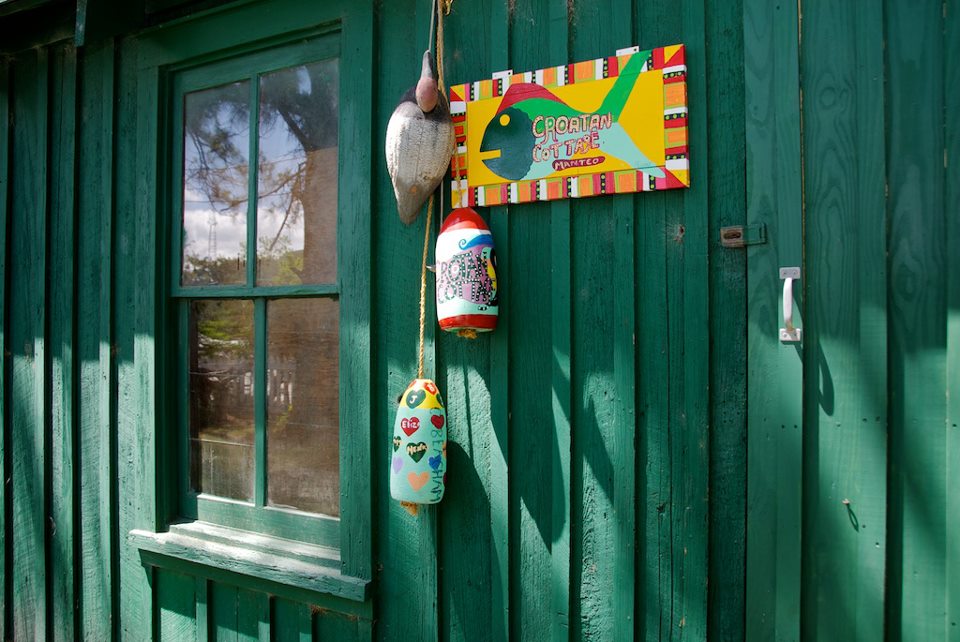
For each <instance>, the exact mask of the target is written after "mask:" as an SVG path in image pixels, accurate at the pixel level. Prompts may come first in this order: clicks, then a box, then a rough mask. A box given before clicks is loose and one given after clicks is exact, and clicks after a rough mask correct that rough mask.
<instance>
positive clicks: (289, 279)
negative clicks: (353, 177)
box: [257, 60, 339, 285]
mask: <svg viewBox="0 0 960 642" xmlns="http://www.w3.org/2000/svg"><path fill="white" fill-rule="evenodd" d="M338 91H339V72H338V67H337V61H336V60H325V61H323V62H317V63H313V64H309V65H302V66H299V67H291V68H289V69H283V70H281V71H277V72H274V73H270V74H265V75H263V76H262V77H261V78H260V125H259V136H260V140H259V146H260V156H259V159H258V161H257V168H258V169H257V171H258V178H257V182H258V183H257V190H258V191H257V194H258V196H257V199H258V200H257V283H259V284H261V285H297V284H301V283H303V284H317V283H333V282H335V280H336V275H337V243H336V241H337V121H338V112H339V109H338Z"/></svg>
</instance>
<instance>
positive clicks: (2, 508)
mask: <svg viewBox="0 0 960 642" xmlns="http://www.w3.org/2000/svg"><path fill="white" fill-rule="evenodd" d="M12 94H13V89H12V85H11V81H10V70H9V64H8V62H7V61H6V60H0V392H2V394H0V472H2V474H3V480H4V481H3V483H0V537H2V539H3V543H4V546H3V551H4V552H3V555H0V639H4V640H6V639H7V638H8V637H10V636H11V635H12V632H11V629H10V628H9V626H8V621H9V620H10V615H11V610H12V609H11V608H10V607H11V606H12V604H13V600H12V596H11V595H10V581H9V578H10V577H12V573H10V570H11V560H10V557H11V546H10V543H11V540H10V539H9V537H10V533H9V531H8V530H7V526H8V524H9V523H10V522H9V517H8V506H9V498H10V492H9V491H10V488H9V486H8V485H7V482H6V480H7V479H10V468H9V465H10V457H9V451H10V440H9V436H10V426H11V423H10V410H11V409H10V388H9V376H8V372H9V367H10V360H9V358H8V356H7V355H8V354H10V352H11V350H10V346H9V344H8V341H9V339H10V335H9V332H8V331H7V327H8V326H7V319H8V318H9V316H10V314H9V312H8V310H7V267H8V266H7V247H8V243H9V242H10V232H9V230H10V228H9V225H8V223H9V220H10V218H11V216H10V212H9V205H10V189H9V186H10V178H11V176H10V164H9V159H10V147H11V138H12V136H13V129H12V128H11V127H10V97H11V96H12Z"/></svg>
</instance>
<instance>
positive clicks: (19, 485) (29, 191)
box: [8, 49, 49, 640]
mask: <svg viewBox="0 0 960 642" xmlns="http://www.w3.org/2000/svg"><path fill="white" fill-rule="evenodd" d="M48 74H49V62H48V58H47V50H46V49H37V50H35V51H34V52H32V53H31V54H27V55H24V56H22V57H21V58H19V59H18V62H17V63H16V64H15V69H14V74H13V78H14V82H13V117H14V119H15V121H16V123H17V126H16V128H15V130H14V136H13V163H12V166H13V176H12V180H11V183H12V192H13V207H12V214H13V216H12V219H13V220H12V236H13V238H12V239H11V242H10V248H11V258H12V259H13V264H12V266H11V271H10V298H9V299H8V300H9V301H12V302H16V305H14V306H11V315H10V335H11V336H10V349H11V352H12V368H11V386H10V390H11V393H12V394H11V402H12V414H11V418H12V426H11V438H12V443H11V449H10V458H11V462H12V465H11V468H12V478H13V483H12V492H13V515H12V522H13V523H12V532H13V542H12V546H13V577H12V578H11V580H10V581H12V584H13V588H12V591H13V604H12V607H13V637H15V638H17V639H25V640H26V639H44V638H45V636H46V634H47V630H48V629H47V627H48V624H49V623H48V622H47V606H48V604H47V594H46V581H47V574H48V570H49V569H47V566H46V561H45V557H46V543H47V538H46V536H47V532H48V531H47V528H46V518H47V483H46V482H47V480H46V472H45V471H46V467H47V465H48V464H49V458H48V454H47V451H46V437H47V436H48V435H47V425H46V420H47V415H46V412H45V406H46V403H45V402H46V400H47V395H46V393H47V389H46V385H45V378H46V377H45V374H46V373H45V368H44V366H45V363H46V352H45V350H46V344H45V323H46V315H47V310H46V308H45V295H46V268H47V264H46V252H47V246H46V239H47V218H48V211H47V208H48V205H47V197H46V192H47V190H46V180H47V167H48V165H47V163H48V158H47V135H48V132H47V110H48V83H49V76H48Z"/></svg>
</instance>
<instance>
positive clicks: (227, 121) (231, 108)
mask: <svg viewBox="0 0 960 642" xmlns="http://www.w3.org/2000/svg"><path fill="white" fill-rule="evenodd" d="M249 102H250V82H249V81H243V82H236V83H233V84H230V85H224V86H222V87H214V88H213V89H204V90H203V91H195V92H192V93H189V94H187V95H186V96H185V97H184V109H183V121H184V122H183V263H182V266H181V267H182V271H181V278H180V282H181V283H182V284H183V285H213V284H223V283H244V282H245V281H246V257H245V252H246V246H247V222H246V212H247V190H248V187H247V186H248V180H247V177H248V173H249V162H250V105H249Z"/></svg>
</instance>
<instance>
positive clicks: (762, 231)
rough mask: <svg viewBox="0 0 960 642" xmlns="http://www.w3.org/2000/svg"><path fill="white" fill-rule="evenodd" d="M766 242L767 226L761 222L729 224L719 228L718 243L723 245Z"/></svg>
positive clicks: (741, 245) (736, 245) (742, 245)
mask: <svg viewBox="0 0 960 642" xmlns="http://www.w3.org/2000/svg"><path fill="white" fill-rule="evenodd" d="M766 242H767V226H766V225H764V224H763V223H757V224H756V225H731V226H729V227H721V228H720V245H722V246H723V247H746V246H747V245H761V244H763V243H766Z"/></svg>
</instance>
